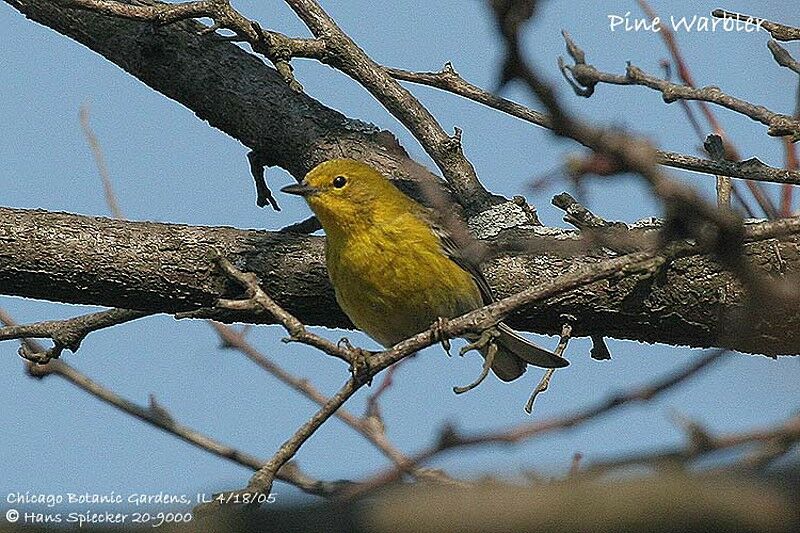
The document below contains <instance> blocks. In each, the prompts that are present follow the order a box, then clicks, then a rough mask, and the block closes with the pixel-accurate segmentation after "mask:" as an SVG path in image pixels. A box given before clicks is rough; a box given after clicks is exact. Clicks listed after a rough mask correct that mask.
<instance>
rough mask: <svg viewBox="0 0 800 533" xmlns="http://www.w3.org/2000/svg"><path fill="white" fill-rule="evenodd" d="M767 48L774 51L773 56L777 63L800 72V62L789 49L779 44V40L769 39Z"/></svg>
mask: <svg viewBox="0 0 800 533" xmlns="http://www.w3.org/2000/svg"><path fill="white" fill-rule="evenodd" d="M767 48H769V51H770V52H772V57H774V58H775V62H776V63H778V64H779V65H780V66H782V67H786V68H788V69H791V70H793V71H795V72H796V73H797V74H800V62H798V61H797V60H796V59H795V58H793V57H792V54H790V53H789V50H787V49H786V48H784V47H782V46H781V45H779V44H778V42H777V41H769V42H768V43H767Z"/></svg>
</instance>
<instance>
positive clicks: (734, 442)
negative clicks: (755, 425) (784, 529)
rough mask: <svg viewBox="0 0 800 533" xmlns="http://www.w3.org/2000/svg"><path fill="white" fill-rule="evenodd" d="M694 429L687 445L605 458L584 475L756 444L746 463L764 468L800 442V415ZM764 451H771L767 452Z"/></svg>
mask: <svg viewBox="0 0 800 533" xmlns="http://www.w3.org/2000/svg"><path fill="white" fill-rule="evenodd" d="M692 428H693V429H690V430H689V431H688V432H687V433H688V434H689V439H688V443H687V445H686V446H682V447H681V446H678V447H673V448H669V449H666V450H658V451H648V452H643V453H635V454H631V455H624V456H622V457H618V458H614V459H602V460H599V461H595V462H593V463H592V464H590V465H588V466H587V467H585V468H584V469H582V470H581V475H589V476H590V475H597V474H603V473H606V472H608V471H610V470H615V469H618V468H623V467H627V466H634V465H646V466H654V467H659V466H664V465H671V464H678V465H685V464H687V463H690V462H692V461H695V460H697V459H700V458H702V457H704V456H706V455H708V454H711V453H713V452H717V451H720V450H725V449H729V448H738V447H742V446H745V445H753V444H755V445H758V446H759V450H760V452H759V453H757V454H754V455H750V456H748V457H746V458H745V461H744V465H746V466H748V467H758V468H761V467H764V466H766V465H767V463H768V462H770V461H772V460H774V459H777V458H778V457H780V456H781V455H783V454H785V453H786V452H788V451H789V449H790V448H791V447H792V446H794V445H795V444H797V443H798V442H800V416H794V417H792V418H790V419H789V420H787V421H786V422H784V423H782V424H779V425H777V426H775V427H770V428H765V429H759V430H756V431H747V432H744V433H732V434H729V435H722V436H714V435H711V434H710V433H708V432H707V431H706V430H705V429H703V428H700V427H698V426H697V425H696V424H692ZM697 430H699V431H700V433H699V437H698V434H696V431H697ZM776 450H777V452H776ZM762 452H769V453H768V454H766V455H764V454H763V453H762Z"/></svg>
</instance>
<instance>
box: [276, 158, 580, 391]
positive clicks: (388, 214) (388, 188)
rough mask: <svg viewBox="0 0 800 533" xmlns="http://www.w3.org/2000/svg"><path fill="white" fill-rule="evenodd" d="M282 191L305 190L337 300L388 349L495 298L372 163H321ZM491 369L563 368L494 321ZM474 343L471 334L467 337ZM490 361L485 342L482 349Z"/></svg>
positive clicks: (422, 211)
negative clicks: (321, 235) (322, 234)
mask: <svg viewBox="0 0 800 533" xmlns="http://www.w3.org/2000/svg"><path fill="white" fill-rule="evenodd" d="M281 190H282V191H283V192H287V193H291V194H297V195H300V196H302V197H303V198H304V199H305V200H306V202H307V203H308V205H309V207H311V210H312V211H313V212H314V214H315V215H316V216H317V218H318V219H319V221H320V223H321V224H322V228H323V229H324V230H325V235H326V246H325V257H326V263H327V267H328V274H329V276H330V279H331V283H332V284H333V287H334V290H335V292H336V301H337V302H338V303H339V305H340V306H341V308H342V310H344V312H345V313H346V314H347V316H348V317H350V320H352V322H353V324H355V326H356V327H357V328H359V329H360V330H362V331H364V332H365V333H367V335H369V336H370V337H372V338H373V339H375V340H376V341H378V342H379V343H380V344H382V345H383V346H385V347H387V348H388V347H391V346H393V345H394V344H396V343H398V342H400V341H401V340H403V339H406V338H408V337H410V336H412V335H415V334H416V333H419V332H420V331H424V330H426V329H428V328H430V327H431V325H432V324H434V323H435V322H436V321H437V320H438V319H439V318H440V317H441V318H454V317H457V316H460V315H463V314H464V313H467V312H469V311H472V310H474V309H477V308H479V307H482V306H483V305H485V304H487V303H489V302H491V301H492V294H491V290H490V288H489V284H488V283H487V282H486V280H485V279H484V277H483V275H482V274H481V271H480V270H479V269H478V268H477V266H476V265H474V264H472V263H471V262H470V261H469V260H468V259H467V258H466V257H465V256H464V254H462V253H460V251H459V249H458V247H457V245H456V244H455V242H454V241H453V239H452V238H450V237H449V236H448V235H447V234H446V233H445V232H444V231H443V230H442V229H441V228H439V227H438V226H437V225H436V224H435V223H434V222H433V216H432V213H431V212H430V211H429V210H428V209H426V208H425V207H423V206H422V205H420V204H418V203H417V202H415V201H414V200H412V199H410V198H409V197H407V196H406V195H405V194H403V193H402V192H401V191H400V190H399V189H397V188H396V187H395V186H394V185H393V184H392V183H391V181H390V180H388V179H387V178H386V177H384V176H383V175H381V173H380V172H378V171H377V170H376V169H374V168H372V167H370V166H369V165H366V164H364V163H360V162H358V161H354V160H349V159H334V160H331V161H326V162H324V163H321V164H320V165H318V166H317V167H315V168H314V169H313V170H312V171H311V172H309V173H308V174H307V175H306V177H305V179H303V181H302V183H300V184H297V185H289V186H287V187H284V188H283V189H281ZM497 331H498V334H499V336H497V337H496V339H495V341H494V342H496V344H497V352H496V354H495V358H494V361H493V363H492V370H493V371H494V373H495V374H496V375H497V376H498V377H499V378H500V379H502V380H504V381H511V380H513V379H516V378H518V377H519V376H521V375H522V373H523V372H525V367H526V366H527V365H528V364H531V365H536V366H541V367H546V368H552V367H563V366H566V365H567V364H568V362H567V360H566V359H563V358H561V357H559V356H557V355H555V354H553V353H551V352H548V351H546V350H544V349H542V348H539V347H537V346H535V345H534V344H532V343H531V342H529V341H528V340H526V339H524V338H522V337H520V336H519V335H517V334H516V333H514V331H513V330H511V328H509V327H508V326H506V325H505V324H502V323H501V324H499V325H498V327H497ZM472 340H474V339H472ZM481 353H482V354H483V355H484V357H486V354H487V353H488V346H484V347H483V348H481Z"/></svg>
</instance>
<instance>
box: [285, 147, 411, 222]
mask: <svg viewBox="0 0 800 533" xmlns="http://www.w3.org/2000/svg"><path fill="white" fill-rule="evenodd" d="M281 191H283V192H287V193H289V194H297V195H299V196H302V197H303V198H304V199H305V200H306V202H307V203H308V205H309V207H310V208H311V210H312V211H313V212H314V214H315V215H316V216H317V218H318V219H319V221H320V223H321V224H322V227H323V229H324V230H325V233H328V234H330V233H331V232H334V231H337V230H340V231H345V232H348V231H352V230H354V229H355V228H357V227H359V226H362V225H368V224H372V223H373V221H374V220H375V219H376V218H378V216H379V215H383V214H388V213H387V212H388V211H391V210H398V209H400V210H402V209H408V202H410V200H409V199H408V198H407V197H406V196H405V195H404V194H403V193H402V192H400V190H399V189H397V188H396V187H395V186H394V185H392V183H391V182H390V181H389V180H388V179H387V178H386V177H384V176H383V175H382V174H381V173H380V172H379V171H378V170H376V169H374V168H373V167H371V166H369V165H367V164H365V163H361V162H360V161H355V160H353V159H332V160H330V161H325V162H324V163H320V164H319V165H317V166H316V167H314V168H313V169H312V170H311V171H310V172H309V173H308V174H306V177H305V178H303V181H301V182H300V183H298V184H296V185H289V186H287V187H284V188H283V189H281Z"/></svg>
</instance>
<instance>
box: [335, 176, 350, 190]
mask: <svg viewBox="0 0 800 533" xmlns="http://www.w3.org/2000/svg"><path fill="white" fill-rule="evenodd" d="M345 184H347V178H345V177H344V176H336V177H335V178H333V186H334V187H336V188H337V189H341V188H342V187H344V186H345Z"/></svg>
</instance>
